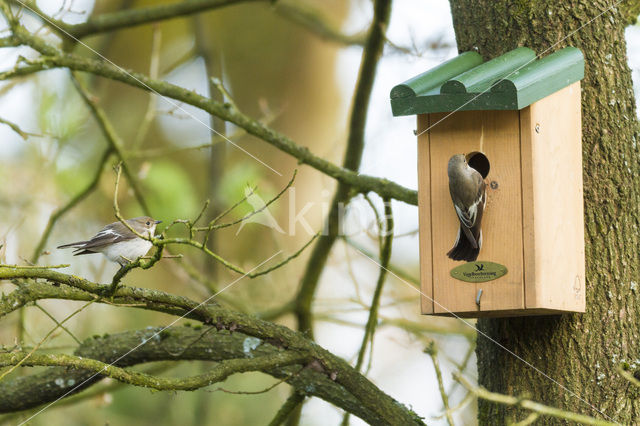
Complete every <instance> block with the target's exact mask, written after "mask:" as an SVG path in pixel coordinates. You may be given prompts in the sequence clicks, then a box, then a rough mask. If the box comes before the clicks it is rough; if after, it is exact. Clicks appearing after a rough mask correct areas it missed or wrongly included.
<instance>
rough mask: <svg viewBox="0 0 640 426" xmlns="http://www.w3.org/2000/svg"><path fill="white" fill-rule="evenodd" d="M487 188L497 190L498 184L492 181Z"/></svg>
mask: <svg viewBox="0 0 640 426" xmlns="http://www.w3.org/2000/svg"><path fill="white" fill-rule="evenodd" d="M489 186H490V187H491V189H498V182H496V181H495V180H492V181H491V183H490V184H489Z"/></svg>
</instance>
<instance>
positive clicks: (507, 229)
mask: <svg viewBox="0 0 640 426" xmlns="http://www.w3.org/2000/svg"><path fill="white" fill-rule="evenodd" d="M429 121H430V126H431V129H430V130H429V132H428V133H429V146H430V152H429V154H428V157H429V160H430V166H429V167H428V169H429V172H430V181H431V192H430V195H429V197H430V198H431V212H430V215H431V233H432V235H431V237H432V238H431V240H432V247H431V250H432V265H431V268H432V282H433V299H434V301H435V302H434V313H435V314H446V313H448V312H455V313H456V314H458V315H462V316H483V312H488V311H493V312H496V311H505V310H514V311H515V310H521V309H523V308H524V285H523V282H524V279H523V278H524V277H523V274H524V267H523V266H524V265H523V241H522V194H521V191H522V186H521V185H522V184H521V169H520V120H519V111H461V112H455V113H453V114H450V113H441V114H430V119H429ZM472 151H481V152H483V153H484V154H485V155H486V156H487V158H488V159H489V161H490V163H491V170H490V172H489V175H488V176H487V179H486V182H487V195H488V198H487V206H486V209H485V213H484V217H483V220H482V230H483V244H482V248H481V250H480V255H479V257H478V260H479V261H482V260H484V261H491V262H496V263H499V264H501V265H504V266H506V268H507V269H508V272H507V274H506V275H504V276H502V277H500V278H498V279H495V280H493V281H487V282H483V283H469V282H464V281H460V280H457V279H455V278H453V277H452V276H451V275H450V271H451V269H453V268H454V267H456V266H459V265H461V264H462V263H463V262H457V261H453V260H451V259H449V258H448V257H447V256H446V253H447V251H449V249H450V248H451V247H452V245H453V243H454V241H455V239H456V234H457V232H458V226H459V224H458V219H457V216H456V214H455V211H454V208H453V205H452V202H451V197H450V195H449V184H448V176H447V163H448V161H449V158H450V157H451V156H452V155H454V154H462V153H469V152H472ZM426 157H427V154H426V153H425V154H423V157H421V158H419V161H421V162H424V161H425V160H426ZM421 182H423V181H421ZM423 186H424V185H423ZM423 191H424V190H423V189H422V188H421V189H420V192H421V193H422V192H423ZM421 219H422V216H421ZM423 229H424V227H423V226H422V223H421V227H420V231H421V233H422V231H423ZM420 238H421V240H422V239H424V238H425V237H424V236H423V235H421V236H420ZM421 257H422V256H421ZM426 261H427V260H426V259H424V258H422V265H421V266H422V267H425V266H426V265H425V262H426ZM425 269H427V268H425ZM423 279H424V276H423ZM480 289H482V296H481V298H480V304H479V306H478V305H477V304H476V298H477V295H478V292H479V290H480Z"/></svg>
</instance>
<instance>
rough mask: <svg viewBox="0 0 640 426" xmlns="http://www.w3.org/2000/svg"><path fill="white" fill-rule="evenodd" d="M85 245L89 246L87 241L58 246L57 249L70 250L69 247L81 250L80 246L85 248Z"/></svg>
mask: <svg viewBox="0 0 640 426" xmlns="http://www.w3.org/2000/svg"><path fill="white" fill-rule="evenodd" d="M85 244H87V241H76V242H75V243H70V244H63V245H61V246H58V247H56V248H59V249H64V248H69V247H73V248H80V247H78V246H84V245H85Z"/></svg>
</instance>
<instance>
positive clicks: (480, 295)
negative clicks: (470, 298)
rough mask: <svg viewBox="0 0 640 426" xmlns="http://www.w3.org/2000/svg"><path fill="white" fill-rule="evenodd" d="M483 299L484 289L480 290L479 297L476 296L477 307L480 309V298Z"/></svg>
mask: <svg viewBox="0 0 640 426" xmlns="http://www.w3.org/2000/svg"><path fill="white" fill-rule="evenodd" d="M481 297H482V289H480V290H478V295H477V296H476V305H478V307H480V298H481Z"/></svg>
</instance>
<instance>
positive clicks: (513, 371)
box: [451, 0, 640, 424]
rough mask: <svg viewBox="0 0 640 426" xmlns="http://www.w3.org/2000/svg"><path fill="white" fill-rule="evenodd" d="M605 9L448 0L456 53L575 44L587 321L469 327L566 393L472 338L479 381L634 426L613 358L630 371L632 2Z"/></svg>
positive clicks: (634, 188) (490, 413) (634, 214)
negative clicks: (580, 74)
mask: <svg viewBox="0 0 640 426" xmlns="http://www.w3.org/2000/svg"><path fill="white" fill-rule="evenodd" d="M613 5H614V2H613V1H609V0H608V1H604V0H568V1H562V2H558V1H531V2H527V1H517V2H514V1H511V0H451V9H452V13H453V21H454V27H455V31H456V38H457V41H458V48H459V50H460V51H468V50H472V49H477V51H478V52H479V53H480V54H482V56H483V57H485V59H487V58H492V57H495V56H497V55H500V54H502V53H505V52H506V51H509V50H511V49H514V48H516V47H518V46H527V47H531V48H533V49H534V50H535V51H536V52H537V53H539V54H540V53H542V52H545V51H546V54H548V53H551V52H553V51H555V50H557V49H560V48H562V47H564V46H575V47H578V48H580V49H581V50H582V52H583V53H584V55H585V62H586V70H585V79H584V80H583V82H582V88H583V91H582V114H583V118H582V126H583V141H582V144H583V145H582V152H583V166H584V196H585V201H584V202H585V231H586V235H585V238H586V241H585V243H586V261H587V313H586V314H583V315H563V316H553V317H529V318H513V319H490V320H481V321H479V323H478V328H479V330H480V331H481V332H483V333H486V334H487V335H488V336H490V337H491V338H493V339H495V340H496V341H497V342H499V343H500V344H502V345H504V346H505V347H506V348H508V349H509V350H510V351H513V352H514V353H516V354H518V355H519V356H520V357H522V358H523V359H524V360H526V361H527V362H529V363H531V364H533V365H534V366H535V367H537V368H539V369H540V370H541V371H543V372H544V373H545V374H547V375H548V376H549V377H550V378H552V379H553V380H555V381H557V382H558V383H559V384H561V385H562V386H564V387H565V389H563V388H562V387H561V386H560V385H559V384H558V383H554V381H553V380H551V379H549V378H547V377H545V376H544V375H542V374H541V373H539V372H537V371H535V370H534V369H532V368H531V367H529V366H527V365H526V364H525V363H523V362H521V361H519V360H517V359H516V358H515V357H514V356H512V355H510V354H509V353H507V352H506V351H505V350H504V349H501V348H500V347H499V346H498V345H496V344H495V343H492V342H491V341H489V340H488V339H486V338H483V337H482V336H479V337H478V349H477V355H478V373H479V381H480V384H481V385H482V386H484V387H486V388H488V389H489V390H492V391H496V392H501V393H507V394H512V395H523V394H526V395H529V396H530V397H532V398H534V399H536V400H540V401H542V402H544V403H546V404H549V405H554V406H558V407H562V408H565V409H568V410H571V411H576V412H580V413H584V414H589V415H593V416H596V417H604V416H603V415H602V414H600V413H599V412H598V411H596V410H595V409H594V408H592V407H591V406H590V405H592V406H593V407H595V408H596V409H597V410H599V411H600V412H602V413H604V414H605V415H607V416H609V417H610V418H611V419H614V420H615V421H618V422H620V423H622V424H638V423H639V422H640V398H639V397H638V396H639V392H638V391H639V390H638V389H637V388H636V389H634V387H633V386H632V385H629V383H628V382H627V381H626V380H625V379H623V378H621V377H620V375H619V374H618V373H617V368H618V367H619V366H620V365H621V363H623V362H627V363H629V364H631V365H632V366H634V365H635V366H636V367H640V343H639V342H638V333H639V328H640V294H639V292H640V289H636V286H637V284H636V283H640V278H639V268H638V262H639V256H638V253H639V248H640V247H639V245H640V240H639V238H638V232H639V227H638V225H639V222H640V220H639V216H640V215H639V211H640V200H639V197H638V194H639V192H640V191H639V189H640V168H639V165H638V162H639V155H638V145H637V142H636V140H637V134H636V133H637V124H638V123H637V120H636V113H635V106H634V96H633V90H632V84H631V73H630V70H629V67H628V66H627V55H626V43H625V40H624V35H625V33H624V31H625V27H626V26H627V25H629V24H630V23H631V17H633V15H634V14H635V13H637V10H636V9H635V8H636V7H637V4H635V3H634V2H628V1H623V2H621V3H620V4H618V5H617V7H612V6H613ZM630 5H631V6H630ZM610 7H611V9H610V10H607V9H609V8H610ZM603 12H604V13H603ZM599 15H600V16H599ZM591 20H593V21H592V22H589V21H591ZM583 25H584V27H583V28H581V27H582V26H583ZM574 32H575V33H574ZM547 49H548V50H547ZM634 361H635V364H634ZM581 399H582V400H583V401H581ZM478 415H479V421H480V424H502V423H505V422H506V421H508V420H515V419H518V420H522V418H523V416H524V413H521V412H518V411H517V410H516V409H514V408H512V407H505V406H497V405H494V404H492V403H487V402H483V401H480V402H479V410H478ZM546 421H548V422H550V423H553V421H550V420H546Z"/></svg>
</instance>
